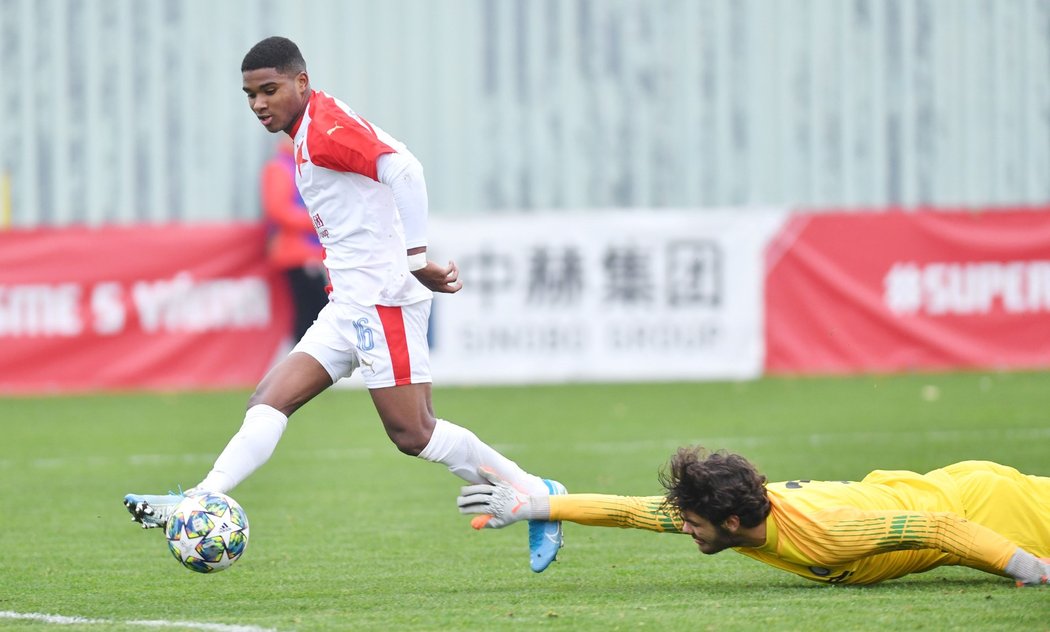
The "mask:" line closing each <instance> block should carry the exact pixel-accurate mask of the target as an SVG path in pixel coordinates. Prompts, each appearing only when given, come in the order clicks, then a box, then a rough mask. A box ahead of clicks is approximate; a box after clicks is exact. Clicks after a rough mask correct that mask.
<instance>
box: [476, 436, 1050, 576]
mask: <svg viewBox="0 0 1050 632" xmlns="http://www.w3.org/2000/svg"><path fill="white" fill-rule="evenodd" d="M479 473H480V474H482V475H483V476H484V477H485V478H487V479H488V480H489V481H490V482H491V483H492V484H491V485H471V486H467V487H464V488H462V490H461V494H460V497H459V499H458V503H459V507H460V512H461V513H464V514H479V515H477V516H475V518H474V519H473V520H472V521H471V525H472V526H473V527H474V528H475V529H481V528H483V527H490V528H501V527H504V526H506V525H508V524H511V523H513V522H517V521H519V520H562V521H570V522H576V523H579V524H583V525H591V526H604V527H623V528H629V529H646V530H649V531H658V532H664V533H686V534H689V535H691V536H692V537H693V541H694V542H696V544H697V546H698V547H699V548H700V552H701V553H704V554H707V555H711V554H714V553H718V552H719V551H722V550H724V549H727V548H732V549H734V550H735V551H737V552H738V553H741V554H743V555H746V556H748V557H751V558H754V559H756V560H758V561H760V562H764V563H766V564H769V565H771V566H775V567H777V568H779V569H782V570H785V571H788V572H791V573H795V574H796V575H801V576H802V577H805V578H806V579H810V580H814V581H818V582H826V583H834V584H872V583H875V582H880V581H884V580H887V579H894V578H897V577H901V576H903V575H908V574H910V573H921V572H924V571H928V570H930V569H932V568H937V567H939V566H968V567H970V568H976V569H978V570H982V571H985V572H988V573H994V574H997V575H1003V576H1007V577H1011V578H1013V579H1014V580H1016V582H1017V584H1018V585H1037V584H1045V583H1047V581H1048V580H1047V576H1048V575H1050V564H1048V562H1050V560H1048V559H1046V558H1048V557H1050V478H1046V477H1040V476H1030V475H1025V474H1022V473H1020V472H1018V471H1017V470H1015V469H1014V468H1011V467H1007V466H1004V465H999V464H997V463H991V462H988V461H964V462H962V463H955V464H953V465H949V466H947V467H943V468H940V469H937V470H933V471H932V472H929V473H927V474H917V473H915V472H908V471H889V470H876V471H874V472H872V473H870V474H868V475H867V476H865V477H864V479H863V480H861V481H859V482H851V481H810V480H795V481H786V482H782V483H769V482H767V480H766V478H765V476H763V475H761V474H759V472H758V471H757V470H756V469H755V467H754V466H753V465H752V464H751V463H750V462H748V461H747V460H746V459H745V458H743V457H741V456H739V455H736V454H730V453H727V452H725V451H717V452H708V451H706V450H704V449H703V448H699V447H689V448H680V449H679V450H678V451H677V453H676V454H675V455H674V456H672V457H671V460H670V462H669V463H668V465H667V467H666V468H665V469H664V470H663V471H662V472H661V474H660V482H661V483H662V484H663V486H664V488H665V490H666V493H665V495H664V496H612V495H604V494H569V495H565V496H550V497H548V496H529V495H527V494H525V493H523V492H520V491H518V490H516V489H515V488H513V487H512V486H510V485H509V484H508V483H507V482H506V481H503V480H501V479H500V478H499V477H498V475H496V474H495V473H493V472H491V471H488V470H486V469H484V468H483V469H482V470H481V471H479ZM1040 558H1043V559H1040Z"/></svg>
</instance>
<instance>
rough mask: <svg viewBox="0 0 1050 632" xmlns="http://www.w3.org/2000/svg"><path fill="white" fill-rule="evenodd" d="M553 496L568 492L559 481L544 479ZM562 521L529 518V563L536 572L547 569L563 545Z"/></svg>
mask: <svg viewBox="0 0 1050 632" xmlns="http://www.w3.org/2000/svg"><path fill="white" fill-rule="evenodd" d="M543 484H544V485H546V486H547V490H548V491H549V492H550V494H551V496H560V495H562V494H567V493H568V492H567V491H566V490H565V486H564V485H562V484H561V483H559V482H558V481H552V480H550V479H546V478H545V479H543ZM562 543H563V542H562V532H561V521H550V520H529V565H530V566H531V567H532V571H533V572H534V573H542V572H543V571H545V570H547V567H548V566H550V565H551V562H553V561H554V560H555V559H557V557H558V549H560V548H561V547H562Z"/></svg>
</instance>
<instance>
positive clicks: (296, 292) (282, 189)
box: [259, 135, 328, 344]
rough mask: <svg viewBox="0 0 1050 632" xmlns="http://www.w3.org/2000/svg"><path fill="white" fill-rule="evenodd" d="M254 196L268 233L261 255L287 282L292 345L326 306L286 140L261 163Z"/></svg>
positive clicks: (320, 252)
mask: <svg viewBox="0 0 1050 632" xmlns="http://www.w3.org/2000/svg"><path fill="white" fill-rule="evenodd" d="M259 193H260V197H261V200H262V207H263V213H264V214H265V217H266V224H267V227H268V229H269V230H268V242H267V245H266V256H267V258H268V259H269V261H270V263H271V264H272V265H273V266H274V267H275V268H277V269H278V270H280V271H281V272H282V273H283V274H284V276H285V278H286V279H288V286H289V287H290V288H291V290H292V301H293V302H294V306H295V324H294V328H293V330H292V344H295V343H297V342H299V340H301V339H302V337H303V334H305V333H306V330H307V329H309V328H310V325H311V324H313V322H314V319H315V318H317V313H318V312H319V311H321V308H322V307H324V306H325V305H326V304H327V303H328V291H327V290H326V288H325V286H326V285H327V284H328V276H327V275H326V274H325V269H324V249H323V248H322V247H321V240H320V239H318V238H317V231H316V230H315V229H314V222H313V220H312V219H311V218H310V212H309V211H308V210H307V209H306V203H305V202H303V196H302V195H300V194H299V189H298V187H296V186H295V153H294V146H293V145H292V139H291V137H290V136H287V135H283V136H281V137H280V140H279V141H278V143H277V146H276V148H275V150H274V155H273V157H272V158H270V159H269V160H268V161H267V162H266V164H265V165H263V168H262V174H261V176H260V192H259Z"/></svg>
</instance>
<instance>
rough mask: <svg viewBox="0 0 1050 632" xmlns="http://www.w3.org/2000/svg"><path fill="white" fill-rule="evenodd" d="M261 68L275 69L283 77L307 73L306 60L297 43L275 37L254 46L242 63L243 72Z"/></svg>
mask: <svg viewBox="0 0 1050 632" xmlns="http://www.w3.org/2000/svg"><path fill="white" fill-rule="evenodd" d="M260 68H274V69H276V70H277V72H279V73H281V74H282V75H297V74H299V73H300V72H305V71H306V60H304V59H303V54H302V53H300V52H299V47H298V46H296V45H295V42H293V41H292V40H290V39H288V38H287V37H279V36H276V35H275V36H273V37H267V38H266V39H264V40H263V41H261V42H259V43H258V44H256V45H255V46H252V48H251V50H249V51H248V54H247V55H245V56H244V61H242V62H241V72H246V71H248V70H259V69H260Z"/></svg>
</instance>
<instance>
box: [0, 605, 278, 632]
mask: <svg viewBox="0 0 1050 632" xmlns="http://www.w3.org/2000/svg"><path fill="white" fill-rule="evenodd" d="M0 619H21V620H25V621H39V622H41V623H52V624H55V625H87V624H97V625H127V626H139V627H144V628H189V629H191V630H208V631H209V632H274V630H273V628H260V627H256V626H254V625H230V624H226V623H199V622H196V621H159V620H158V621H153V620H137V619H136V620H131V621H118V620H116V619H88V618H87V617H69V616H64V615H59V614H43V613H40V612H11V611H10V610H0Z"/></svg>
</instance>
